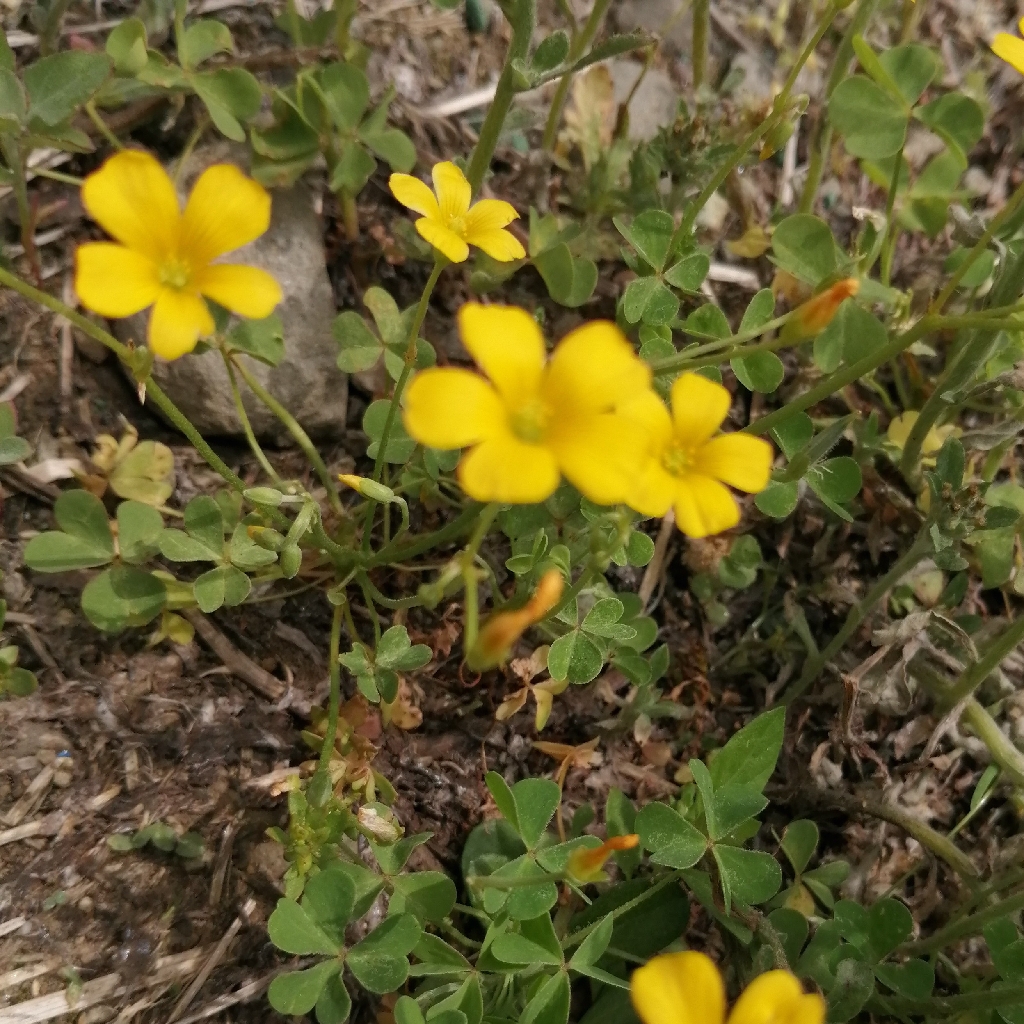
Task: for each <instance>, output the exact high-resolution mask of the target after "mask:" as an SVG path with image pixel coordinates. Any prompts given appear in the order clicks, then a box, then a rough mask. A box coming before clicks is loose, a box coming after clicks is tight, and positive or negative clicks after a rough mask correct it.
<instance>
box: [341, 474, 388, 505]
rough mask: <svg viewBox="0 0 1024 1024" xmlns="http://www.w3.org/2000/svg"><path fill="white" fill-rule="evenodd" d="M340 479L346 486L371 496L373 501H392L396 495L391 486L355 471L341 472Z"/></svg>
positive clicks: (365, 496)
mask: <svg viewBox="0 0 1024 1024" xmlns="http://www.w3.org/2000/svg"><path fill="white" fill-rule="evenodd" d="M338 479H339V480H340V481H341V482H342V483H343V484H345V486H346V487H351V488H352V490H353V491H357V492H358V493H359V494H361V495H362V496H363V497H364V498H370V499H371V500H372V501H391V500H392V499H393V498H394V497H395V492H394V491H393V490H391V488H390V487H386V486H385V485H384V484H380V483H377V481H376V480H370V479H368V478H367V477H365V476H356V475H355V474H354V473H339V474H338Z"/></svg>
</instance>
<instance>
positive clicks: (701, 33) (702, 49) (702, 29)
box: [690, 0, 711, 92]
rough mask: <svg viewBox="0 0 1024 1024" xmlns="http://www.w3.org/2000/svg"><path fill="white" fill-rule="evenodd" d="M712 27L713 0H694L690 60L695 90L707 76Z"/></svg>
mask: <svg viewBox="0 0 1024 1024" xmlns="http://www.w3.org/2000/svg"><path fill="white" fill-rule="evenodd" d="M710 28H711V0H693V46H692V48H691V50H690V61H691V66H692V73H693V91H694V92H696V91H697V90H698V89H699V88H700V87H701V86H702V85H703V84H704V79H705V78H706V77H707V71H708V36H709V35H710Z"/></svg>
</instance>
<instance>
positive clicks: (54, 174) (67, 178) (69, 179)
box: [32, 167, 85, 188]
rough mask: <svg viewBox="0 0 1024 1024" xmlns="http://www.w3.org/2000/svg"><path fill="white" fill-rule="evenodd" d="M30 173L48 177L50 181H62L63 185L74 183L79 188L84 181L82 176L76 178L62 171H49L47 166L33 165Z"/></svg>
mask: <svg viewBox="0 0 1024 1024" xmlns="http://www.w3.org/2000/svg"><path fill="white" fill-rule="evenodd" d="M32 173H33V174H34V175H36V176H37V177H40V178H49V179H50V180H51V181H62V182H64V184H65V185H74V186H75V187H76V188H81V187H82V185H83V184H84V183H85V179H84V178H76V177H75V176H74V175H73V174H64V173H63V172H62V171H51V170H50V168H49V167H33V168H32Z"/></svg>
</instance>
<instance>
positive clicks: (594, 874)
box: [567, 834, 640, 883]
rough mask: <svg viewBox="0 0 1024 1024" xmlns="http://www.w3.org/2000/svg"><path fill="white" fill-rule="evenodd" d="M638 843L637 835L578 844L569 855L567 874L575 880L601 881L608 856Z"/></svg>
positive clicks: (629, 848) (630, 848)
mask: <svg viewBox="0 0 1024 1024" xmlns="http://www.w3.org/2000/svg"><path fill="white" fill-rule="evenodd" d="M639 843H640V837H639V836H638V835H635V834H634V835H627V836H612V838H611V839H606V840H605V841H604V842H603V843H602V844H601V845H600V846H578V847H577V848H576V849H575V850H573V852H572V853H571V854H570V855H569V862H568V864H567V867H568V871H569V874H570V875H572V877H573V878H574V879H575V880H576V881H577V882H583V883H586V882H603V881H604V880H605V878H606V877H607V876H606V875H605V873H604V866H605V864H606V863H607V861H608V858H609V857H610V856H611V855H612V854H613V853H617V852H619V851H621V850H632V849H633V848H634V847H635V846H638V845H639Z"/></svg>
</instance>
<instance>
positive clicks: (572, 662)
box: [548, 629, 604, 684]
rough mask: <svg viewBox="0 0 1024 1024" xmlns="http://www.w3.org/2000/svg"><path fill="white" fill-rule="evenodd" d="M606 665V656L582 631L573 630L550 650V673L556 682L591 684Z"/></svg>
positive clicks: (557, 641) (560, 638) (559, 639)
mask: <svg viewBox="0 0 1024 1024" xmlns="http://www.w3.org/2000/svg"><path fill="white" fill-rule="evenodd" d="M602 665H604V655H603V654H602V653H601V651H600V650H599V649H598V647H597V645H596V644H595V643H594V642H593V640H591V639H590V638H589V637H588V636H587V635H586V634H585V633H583V632H582V630H579V629H571V630H569V632H568V633H566V634H565V636H560V637H559V638H558V639H557V640H556V641H555V642H554V643H553V644H552V645H551V647H550V649H549V650H548V671H549V672H550V673H551V678H552V679H556V680H559V681H560V680H562V679H568V680H569V682H571V683H576V684H580V683H589V682H590V681H591V680H592V679H596V678H597V677H598V675H599V674H600V672H601V667H602Z"/></svg>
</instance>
